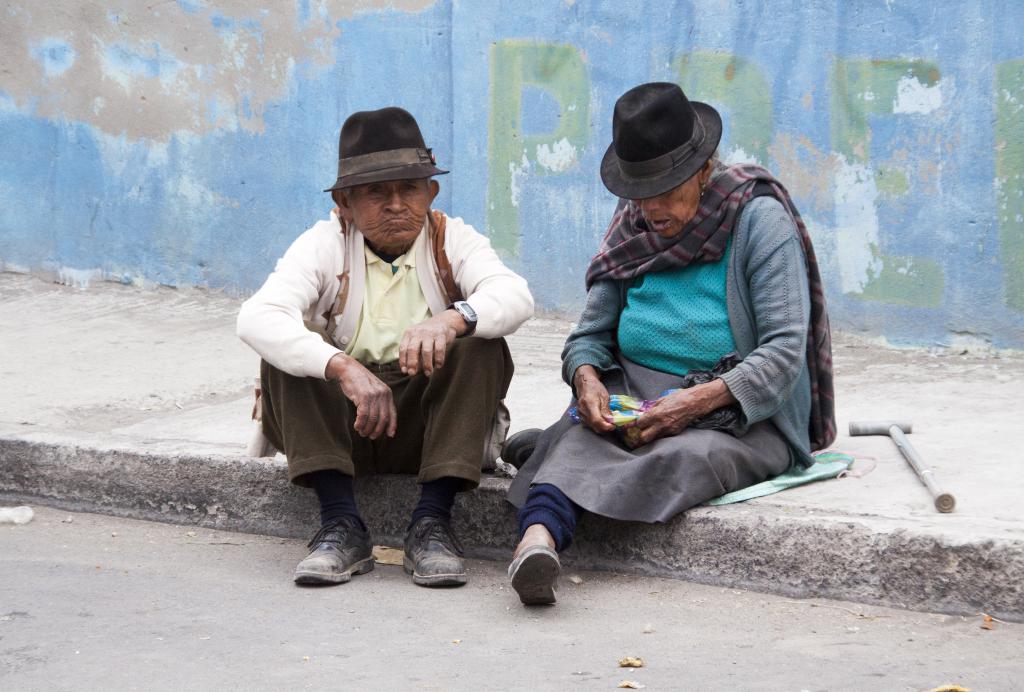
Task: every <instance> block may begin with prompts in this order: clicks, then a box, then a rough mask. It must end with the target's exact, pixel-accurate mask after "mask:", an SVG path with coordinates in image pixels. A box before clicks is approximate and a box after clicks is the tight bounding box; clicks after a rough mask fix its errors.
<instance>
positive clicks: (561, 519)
mask: <svg viewBox="0 0 1024 692" xmlns="http://www.w3.org/2000/svg"><path fill="white" fill-rule="evenodd" d="M582 515H583V508H582V507H580V506H579V505H578V504H576V503H575V502H573V501H572V500H570V499H569V498H568V496H566V494H565V493H563V492H562V491H561V490H559V489H558V487H557V486H554V485H551V484H550V483H538V484H537V485H535V486H533V487H532V488H530V492H529V494H527V496H526V502H525V503H523V506H522V507H520V508H519V513H518V514H517V515H516V519H517V521H518V522H519V538H520V539H522V537H523V534H524V533H526V529H527V528H529V527H530V526H532V525H533V524H542V525H543V526H544V528H546V529H547V530H548V531H549V532H550V533H551V536H552V538H554V539H555V550H557V551H558V552H562V551H563V550H565V549H566V548H568V547H569V546H570V545H572V537H573V535H574V534H575V533H576V522H578V521H579V520H580V517H581V516H582Z"/></svg>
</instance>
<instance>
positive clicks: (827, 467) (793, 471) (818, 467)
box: [707, 452, 854, 506]
mask: <svg viewBox="0 0 1024 692" xmlns="http://www.w3.org/2000/svg"><path fill="white" fill-rule="evenodd" d="M813 456H814V463H813V464H811V465H810V466H809V467H807V468H804V467H802V466H796V467H793V468H790V469H789V470H788V471H786V472H785V473H782V474H780V475H778V476H776V477H775V478H769V479H768V480H766V481H763V482H761V483H757V484H755V485H751V486H749V487H746V488H743V489H741V490H734V491H733V492H731V493H726V494H725V495H722V496H720V497H716V498H715V499H714V500H709V501H708V502H707V504H709V505H716V506H717V505H731V504H733V503H734V502H744V501H746V500H753V499H754V498H755V497H764V496H765V495H771V494H773V493H777V492H779V491H780V490H785V489H787V488H795V487H796V486H798V485H804V484H806V483H813V482H814V481H824V480H828V479H829V478H835V477H836V476H838V475H839V474H840V473H842V472H843V471H848V470H849V469H850V466H852V465H853V460H854V458H853V457H852V456H851V455H849V454H843V453H841V452H820V453H818V454H815V455H813Z"/></svg>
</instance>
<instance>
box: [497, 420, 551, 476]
mask: <svg viewBox="0 0 1024 692" xmlns="http://www.w3.org/2000/svg"><path fill="white" fill-rule="evenodd" d="M542 432H544V431H543V430H541V429H540V428H527V429H526V430H520V431H519V432H517V433H516V434H515V435H512V436H511V437H509V438H508V439H507V440H505V444H503V445H502V446H501V460H502V461H504V462H505V463H506V464H512V465H513V466H515V467H516V468H517V469H521V468H523V465H524V464H525V463H526V462H527V461H528V460H529V459H530V455H531V454H533V450H534V448H535V447H536V446H537V440H538V439H539V438H540V434H541V433H542Z"/></svg>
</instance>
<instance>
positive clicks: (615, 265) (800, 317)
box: [509, 83, 835, 604]
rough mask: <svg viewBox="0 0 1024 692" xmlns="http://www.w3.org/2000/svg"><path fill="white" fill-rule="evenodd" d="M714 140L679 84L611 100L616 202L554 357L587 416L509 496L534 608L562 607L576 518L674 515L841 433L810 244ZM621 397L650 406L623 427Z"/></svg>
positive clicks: (782, 207) (755, 174)
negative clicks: (564, 560) (574, 317)
mask: <svg viewBox="0 0 1024 692" xmlns="http://www.w3.org/2000/svg"><path fill="white" fill-rule="evenodd" d="M721 133H722V121H721V118H720V116H719V114H718V113H717V112H716V111H715V110H714V108H712V107H711V106H708V105H706V104H703V103H697V102H691V101H688V100H687V98H686V96H685V94H683V92H682V90H681V89H680V88H679V87H678V86H676V85H674V84H667V83H654V84H644V85H641V86H638V87H636V88H634V89H631V90H630V91H628V92H626V93H625V94H624V95H623V96H622V97H621V98H620V99H619V100H618V101H617V102H616V104H615V112H614V116H613V119H612V134H613V141H612V144H611V146H610V147H609V148H608V151H607V153H606V154H605V157H604V161H603V162H602V164H601V178H602V180H603V182H604V184H605V187H607V188H608V189H609V190H610V191H611V192H612V193H613V194H615V195H617V196H618V197H620V198H621V199H620V202H619V205H618V207H617V209H616V212H615V215H614V216H613V218H612V221H611V224H610V226H609V228H608V231H607V233H606V235H605V238H604V241H603V242H602V244H601V247H600V249H599V251H598V254H597V255H596V256H595V257H594V259H593V260H592V262H591V264H590V267H589V269H588V271H587V289H588V290H587V300H586V305H585V307H584V309H583V314H582V316H581V317H580V319H579V324H578V326H577V327H576V328H575V329H574V330H573V332H572V333H571V334H570V335H569V338H568V340H567V342H566V344H565V349H564V350H563V352H562V376H563V378H564V379H565V381H566V382H567V383H568V384H569V385H570V386H571V387H572V389H573V394H574V396H575V402H574V404H575V409H574V411H573V413H574V415H575V419H577V420H578V421H579V422H576V420H574V419H573V418H571V417H569V416H564V417H562V419H561V420H559V421H558V422H557V423H555V424H554V425H553V426H551V427H550V428H548V429H547V430H545V431H544V432H543V434H541V435H540V437H539V439H538V440H537V445H536V449H535V450H534V452H533V454H532V456H530V458H529V460H528V461H527V462H526V464H525V465H524V466H523V468H522V469H521V470H520V472H519V475H518V476H517V478H516V480H515V482H514V483H513V484H512V487H511V489H510V490H509V500H510V501H511V502H512V503H513V504H514V505H516V506H517V507H519V508H520V509H519V513H518V520H519V532H520V542H519V545H518V547H517V548H516V552H515V554H514V556H513V561H512V564H511V565H510V566H509V576H510V577H511V579H512V585H513V587H514V588H515V589H516V591H517V592H518V594H519V597H520V599H521V600H522V602H523V603H525V604H540V603H553V602H554V601H555V586H556V582H557V577H558V573H559V570H560V565H559V560H558V553H559V552H561V551H562V550H564V549H565V548H567V547H568V546H569V544H570V543H571V541H572V538H573V533H574V531H575V527H576V523H577V521H578V520H579V518H580V516H581V514H582V513H583V511H587V512H592V513H594V514H599V515H602V516H605V517H610V518H613V519H620V520H624V521H642V522H649V523H653V522H665V521H668V520H669V519H670V518H672V517H673V516H674V515H676V514H678V513H679V512H682V511H684V510H686V509H688V508H690V507H693V506H695V505H698V504H701V503H703V502H705V501H707V500H710V499H712V498H714V497H716V496H719V495H722V494H723V493H726V492H730V491H733V490H738V489H740V488H744V487H746V486H749V485H752V484H754V483H758V482H760V481H762V480H765V479H766V478H769V477H771V476H775V475H778V474H779V473H782V472H784V471H785V470H786V469H787V468H788V467H789V466H790V465H791V464H803V465H809V464H810V463H812V458H811V456H810V452H811V451H812V450H816V449H820V448H822V447H825V446H827V445H828V444H830V443H831V441H832V440H833V439H834V437H835V419H834V413H833V397H832V360H831V340H830V335H829V326H828V316H827V314H826V311H825V303H824V297H823V294H822V285H821V280H820V277H819V275H818V270H817V265H816V262H815V258H814V251H813V249H812V247H811V241H810V238H809V237H808V235H807V231H806V228H805V227H804V224H803V222H802V221H801V219H800V216H799V214H798V213H797V211H796V209H795V208H794V206H793V203H792V201H791V200H790V197H789V194H788V193H787V192H786V190H785V188H783V187H782V185H781V184H780V183H779V182H778V181H776V180H775V178H773V177H772V176H771V174H770V173H768V171H766V170H765V169H763V168H761V167H759V166H753V165H738V166H727V165H723V164H722V163H720V162H719V161H718V160H717V157H716V156H715V152H716V149H717V147H718V142H719V139H720V137H721ZM694 382H703V383H702V384H693V383H694ZM611 395H628V396H631V397H636V399H638V400H648V401H653V404H649V406H650V407H649V408H648V409H647V410H646V411H645V412H644V413H642V415H640V417H639V418H638V419H637V420H636V422H635V424H634V426H633V427H632V428H631V429H630V430H628V433H629V434H628V435H622V434H621V433H622V432H623V431H622V430H617V428H616V425H615V424H614V423H613V421H614V418H613V415H612V411H611V410H610V407H609V401H610V397H611ZM616 398H617V397H616Z"/></svg>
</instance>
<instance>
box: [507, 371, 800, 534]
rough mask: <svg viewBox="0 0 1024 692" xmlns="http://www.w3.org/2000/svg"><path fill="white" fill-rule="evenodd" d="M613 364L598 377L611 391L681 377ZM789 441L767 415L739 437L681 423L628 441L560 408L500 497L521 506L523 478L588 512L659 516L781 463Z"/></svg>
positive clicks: (646, 390)
mask: <svg viewBox="0 0 1024 692" xmlns="http://www.w3.org/2000/svg"><path fill="white" fill-rule="evenodd" d="M619 364H620V365H621V366H622V368H623V369H622V371H621V372H612V373H609V374H608V375H607V376H606V377H605V379H604V384H605V386H606V387H607V388H608V391H609V393H611V394H628V395H630V396H635V397H639V398H642V399H655V398H657V397H658V395H659V394H661V392H663V391H665V390H666V389H672V388H674V387H678V386H679V384H680V382H681V380H682V378H681V377H679V376H677V375H672V374H669V373H665V372H660V371H657V370H650V369H648V368H645V367H643V366H641V365H637V364H636V363H633V362H631V361H629V360H627V359H625V358H623V357H622V356H621V355H620V356H619ZM790 462H791V456H790V450H789V445H787V444H786V441H785V439H784V438H783V437H782V435H781V433H779V431H778V429H776V427H775V425H774V424H772V423H771V421H761V422H759V423H755V424H753V425H751V426H749V427H748V428H747V431H746V432H745V433H744V434H743V435H742V436H740V437H734V436H733V435H730V434H729V433H725V432H720V431H717V430H697V429H694V428H689V429H686V430H684V431H683V432H682V433H680V434H679V435H674V436H672V437H664V438H661V439H660V440H655V441H654V442H651V443H650V444H647V445H644V446H643V447H638V448H637V449H629V448H627V447H626V446H624V445H623V444H622V443H621V442H620V441H619V440H618V438H617V437H616V436H614V435H599V434H597V433H595V432H594V431H592V430H591V429H590V428H587V427H586V426H584V425H581V424H579V423H574V422H573V421H572V419H571V418H569V416H567V415H563V416H562V417H561V418H559V419H558V421H557V422H556V423H555V424H554V425H552V426H551V427H550V428H548V429H547V430H545V431H544V433H543V434H542V435H541V436H540V439H539V440H538V442H537V448H536V449H535V450H534V452H533V455H532V456H531V457H530V459H529V461H527V462H526V464H524V465H523V467H522V468H521V469H520V470H519V474H518V475H517V476H516V478H515V480H514V481H513V482H512V486H511V487H510V488H509V491H508V500H509V502H511V503H512V504H513V505H515V506H516V507H522V505H523V503H524V502H525V501H526V495H527V493H528V492H529V490H530V486H531V485H534V484H539V483H549V484H551V485H554V486H556V487H557V488H558V489H560V490H561V491H562V492H563V493H565V494H566V495H567V496H568V497H569V499H571V500H572V501H573V502H575V503H576V504H578V505H579V506H580V507H582V508H583V509H585V510H586V511H588V512H592V513H594V514H600V515H602V516H605V517H610V518H612V519H620V520H624V521H642V522H647V523H656V522H665V521H668V520H669V519H671V518H672V517H673V516H675V515H676V514H678V513H680V512H682V511H684V510H687V509H689V508H690V507H694V506H695V505H699V504H701V503H703V502H707V501H708V500H710V499H712V498H715V497H718V496H719V495H723V494H725V493H727V492H731V491H733V490H739V489H740V488H745V487H747V486H748V485H753V484H755V483H760V482H761V481H763V480H765V479H766V478H770V477H772V476H777V475H778V474H780V473H782V472H783V471H785V470H786V469H787V468H789V465H790Z"/></svg>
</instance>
